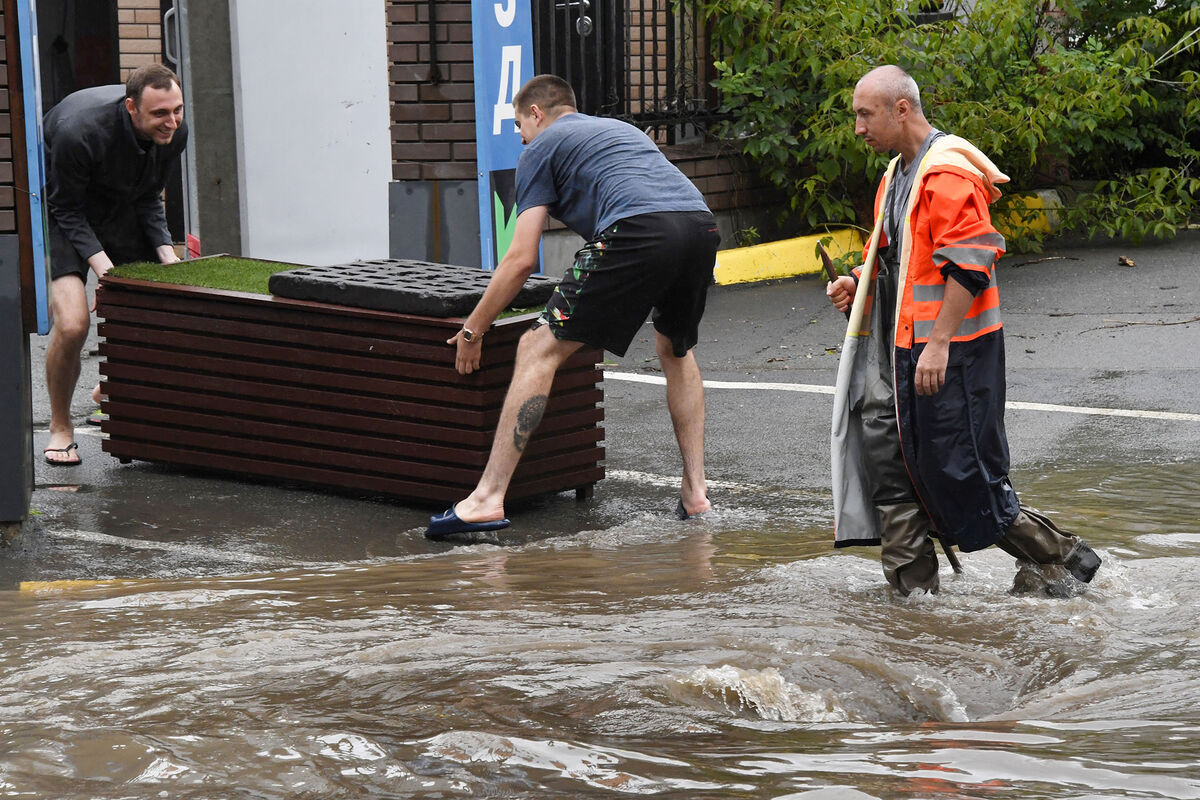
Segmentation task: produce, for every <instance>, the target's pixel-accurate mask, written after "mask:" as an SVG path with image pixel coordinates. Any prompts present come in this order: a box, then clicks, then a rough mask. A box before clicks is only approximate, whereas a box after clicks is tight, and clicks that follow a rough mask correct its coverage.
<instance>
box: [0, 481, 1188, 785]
mask: <svg viewBox="0 0 1200 800" xmlns="http://www.w3.org/2000/svg"><path fill="white" fill-rule="evenodd" d="M1017 477H1018V487H1019V488H1021V489H1022V491H1023V493H1024V499H1025V500H1026V502H1028V503H1029V504H1031V505H1034V506H1037V507H1040V508H1042V509H1043V510H1047V511H1052V512H1054V513H1055V518H1056V520H1057V521H1059V523H1060V524H1061V525H1063V526H1064V527H1067V528H1070V529H1073V530H1075V531H1077V532H1078V533H1080V534H1082V535H1084V536H1085V537H1086V538H1087V539H1088V540H1089V541H1091V543H1092V544H1093V545H1094V546H1095V547H1096V549H1097V550H1098V551H1099V552H1100V554H1101V555H1102V557H1103V558H1104V559H1105V562H1104V565H1103V567H1102V568H1101V571H1100V572H1099V574H1098V576H1097V578H1096V581H1095V583H1094V584H1093V585H1092V586H1091V587H1090V589H1089V591H1088V592H1087V593H1085V594H1083V595H1082V596H1079V597H1075V598H1071V599H1068V600H1051V599H1033V598H1018V597H1013V596H1010V595H1008V594H1007V590H1008V588H1009V586H1010V584H1011V582H1012V577H1013V574H1014V568H1013V564H1012V560H1011V559H1010V558H1009V557H1007V556H1005V555H1004V554H1003V553H1001V552H999V551H997V550H995V549H994V548H993V549H989V550H987V551H985V552H982V553H971V554H965V555H963V556H962V560H963V564H964V568H965V574H964V575H962V576H959V577H955V576H953V575H952V574H951V572H950V570H949V568H948V567H945V568H944V570H943V588H942V592H941V594H940V595H938V596H934V597H913V598H908V599H904V598H897V597H895V596H893V595H892V594H891V593H890V592H889V591H888V590H887V588H886V585H885V583H884V581H883V578H882V575H881V573H880V570H879V566H878V553H877V551H875V550H873V549H854V550H848V551H836V552H835V551H833V550H832V549H831V547H830V543H829V540H830V536H829V531H828V527H829V516H830V512H829V498H828V496H827V494H824V495H823V494H821V493H816V494H805V493H803V492H791V493H789V492H787V491H784V490H775V489H772V488H771V487H757V488H756V487H737V486H729V487H724V488H722V489H720V490H719V491H718V490H714V500H717V499H718V497H719V498H720V499H721V507H720V509H719V510H718V511H716V512H714V513H713V514H711V515H709V516H708V517H707V518H705V519H698V520H691V521H688V522H686V523H679V522H676V521H674V520H673V519H671V518H670V517H669V516H668V515H667V514H666V513H664V511H663V510H655V511H653V512H651V511H648V510H647V508H648V505H647V503H646V502H644V501H643V499H642V498H641V497H639V496H638V492H637V491H636V486H635V485H636V484H637V479H636V476H625V477H621V476H617V477H614V478H610V480H609V481H608V482H612V481H616V482H617V485H618V488H620V482H621V481H625V482H626V483H627V484H628V486H626V487H625V489H628V491H626V490H624V489H622V490H615V489H614V490H612V491H606V492H602V493H598V494H597V498H596V500H595V501H593V502H594V504H595V507H594V509H593V510H592V511H591V512H589V513H591V514H592V517H591V518H593V519H595V520H598V521H599V522H598V523H597V524H596V525H595V527H594V529H590V530H586V531H583V532H579V533H564V534H561V535H541V536H530V537H528V538H527V539H525V540H521V539H517V540H515V541H512V542H511V543H509V544H507V545H506V546H503V547H496V546H490V545H489V546H474V547H457V548H453V547H443V548H436V549H434V550H433V551H432V552H431V551H430V549H429V547H427V546H425V545H423V544H419V536H420V531H419V529H412V530H404V531H399V532H396V533H388V534H387V535H388V536H394V537H395V539H396V543H395V544H394V547H395V550H394V553H393V554H391V555H385V556H376V557H372V558H369V559H366V560H357V561H348V562H338V563H328V564H325V563H322V564H305V565H300V566H296V565H286V564H285V565H283V566H280V567H278V568H274V567H271V568H265V569H260V568H254V567H251V568H249V569H241V570H234V571H229V570H226V574H209V575H205V576H202V577H187V576H181V575H165V574H160V573H158V572H155V571H154V570H152V569H151V570H147V571H145V573H144V574H148V575H150V576H151V577H139V578H136V579H134V580H129V581H127V582H108V583H104V582H101V583H98V584H95V583H71V584H25V585H24V586H11V587H7V588H5V589H4V590H3V591H0V619H2V620H3V622H2V623H0V631H2V634H3V641H2V646H0V663H2V667H3V669H2V673H0V734H2V739H0V742H2V746H0V796H5V797H9V796H11V797H37V798H153V797H164V798H167V797H169V798H217V797H221V798H310V797H311V798H337V797H369V798H466V797H529V798H547V797H564V798H566V797H570V798H594V797H595V798H599V797H605V798H608V797H616V796H621V795H646V796H654V797H669V798H812V799H813V800H825V799H826V798H848V799H855V798H880V799H881V800H883V799H885V798H997V797H1004V798H1051V797H1053V798H1200V636H1198V633H1197V622H1196V620H1197V617H1198V614H1197V611H1198V610H1200V598H1198V591H1197V590H1198V588H1200V582H1198V581H1197V575H1198V574H1200V522H1198V521H1197V513H1196V511H1197V501H1196V497H1197V496H1198V495H1200V465H1198V464H1196V463H1190V462H1184V463H1179V462H1173V463H1146V464H1134V465H1128V464H1125V465H1121V466H1119V467H1118V466H1108V467H1104V466H1101V467H1088V468H1086V469H1052V468H1046V469H1045V471H1044V472H1031V473H1026V474H1023V475H1020V476H1017ZM608 482H606V483H608ZM658 493H659V494H662V492H661V491H660V492H658ZM572 505H573V501H570V500H561V501H555V502H554V503H552V504H551V505H550V506H548V507H546V508H544V509H541V510H535V511H534V512H533V517H534V518H536V517H537V515H539V514H540V515H542V516H543V517H545V518H546V519H549V518H551V517H554V516H555V515H558V514H561V513H564V512H563V509H566V508H568V507H569V506H572ZM528 526H529V523H528V520H526V528H527V529H528ZM548 527H549V526H548ZM409 542H412V543H413V544H411V545H410V544H408V543H409ZM418 545H419V546H418ZM153 556H154V554H153V553H149V554H147V555H146V556H145V557H146V558H152V557H153ZM52 572H53V569H52V566H51V567H48V568H47V570H46V574H49V573H52ZM134 572H136V570H133V569H132V568H131V570H130V573H129V574H133V573H134ZM116 577H120V575H117V576H116Z"/></svg>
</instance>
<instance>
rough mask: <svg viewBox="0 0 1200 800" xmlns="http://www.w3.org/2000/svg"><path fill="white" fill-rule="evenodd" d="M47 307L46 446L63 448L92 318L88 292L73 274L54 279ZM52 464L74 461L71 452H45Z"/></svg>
mask: <svg viewBox="0 0 1200 800" xmlns="http://www.w3.org/2000/svg"><path fill="white" fill-rule="evenodd" d="M50 304H51V308H52V309H53V312H54V327H53V329H51V331H50V343H49V344H48V345H47V346H46V391H47V393H48V394H49V395H50V441H49V443H48V444H47V445H46V446H47V447H54V448H62V447H66V446H67V445H69V444H70V443H71V442H72V441H73V440H74V438H75V426H74V424H73V423H72V422H71V397H72V396H73V395H74V394H75V384H76V383H77V382H78V381H79V370H80V364H79V353H80V351H81V350H82V349H83V343H84V341H86V340H87V334H88V328H89V327H90V325H91V317H90V316H89V315H88V302H87V292H86V291H85V290H84V285H83V281H82V280H80V279H79V277H78V276H76V275H65V276H63V277H61V278H56V279H55V280H54V282H53V284H51V290H50ZM46 455H47V457H48V458H50V459H52V460H55V461H64V462H65V461H74V460H75V459H76V458H77V456H76V455H75V454H74V453H47V454H46Z"/></svg>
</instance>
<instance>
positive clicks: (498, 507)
mask: <svg viewBox="0 0 1200 800" xmlns="http://www.w3.org/2000/svg"><path fill="white" fill-rule="evenodd" d="M454 513H455V514H457V515H458V518H459V519H461V520H462V521H463V522H495V521H497V520H502V519H504V504H503V502H501V503H499V504H496V503H494V502H490V503H489V502H486V501H481V500H479V499H477V498H476V497H475V495H474V494H472V495H471V496H470V497H468V498H466V499H465V500H459V501H458V502H457V503H455V504H454Z"/></svg>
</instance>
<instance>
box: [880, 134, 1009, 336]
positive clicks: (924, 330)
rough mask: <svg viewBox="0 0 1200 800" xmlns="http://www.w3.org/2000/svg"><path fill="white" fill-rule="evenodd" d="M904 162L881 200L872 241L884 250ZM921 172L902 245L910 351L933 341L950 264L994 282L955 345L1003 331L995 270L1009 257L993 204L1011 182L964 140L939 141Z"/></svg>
mask: <svg viewBox="0 0 1200 800" xmlns="http://www.w3.org/2000/svg"><path fill="white" fill-rule="evenodd" d="M899 163H900V157H899V156H897V157H896V158H895V159H893V160H892V163H891V164H889V165H888V170H887V173H886V174H885V175H884V177H883V180H881V181H880V182H879V189H878V191H877V192H876V195H875V220H876V222H875V228H876V230H875V231H874V232H873V233H874V235H873V236H872V239H874V238H875V237H876V236H877V237H879V245H878V246H879V247H884V246H886V245H887V244H888V242H887V236H886V234H884V233H883V231H882V227H883V213H882V208H883V202H884V198H885V197H886V195H887V187H888V185H889V184H890V183H891V180H892V176H893V175H894V174H895V171H896V170H897V169H899ZM917 170H918V172H917V176H916V180H915V181H914V182H913V189H912V194H910V195H909V202H908V212H907V217H906V219H905V228H904V229H905V235H904V237H903V238H902V240H901V254H900V274H899V275H898V277H897V287H898V292H899V297H900V303H899V307H898V308H897V313H896V329H895V338H894V339H893V343H894V346H896V347H903V348H909V349H911V348H912V346H913V345H914V344H921V343H924V342H927V341H929V334H930V332H931V331H932V330H933V323H934V321H935V320H936V319H937V315H938V312H939V311H941V308H942V296H943V293H944V291H945V286H946V278H945V277H944V276H943V275H942V268H943V267H945V266H946V264H947V263H948V262H954V263H955V264H957V265H958V266H959V267H961V268H962V269H964V270H969V271H972V272H978V273H981V274H983V275H984V276H986V278H987V282H988V286H987V288H986V289H985V290H984V291H982V292H980V293H979V294H978V295H977V296H976V297H975V301H974V303H972V304H971V308H970V310H969V311H968V312H967V315H966V317H965V318H964V319H963V321H962V324H961V325H960V326H959V328H958V331H957V333H956V334H955V335H954V337H953V338H952V341H955V342H963V341H969V340H971V339H974V338H977V337H979V336H982V335H983V334H986V333H990V332H992V331H995V330H999V329H1000V327H1001V322H1000V295H999V292H998V291H997V289H996V276H995V265H996V261H998V260H999V258H1000V256H1002V255H1004V237H1003V236H1001V235H1000V234H999V233H998V232H997V231H996V229H995V228H994V227H993V226H992V222H991V217H990V215H989V214H988V209H987V206H988V203H989V202H991V201H992V200H995V199H996V198H998V197H999V196H1000V192H999V190H998V189H996V184H997V183H1004V182H1006V181H1007V180H1008V176H1006V175H1004V173H1002V172H1000V170H999V169H997V168H996V166H995V165H994V164H992V162H991V161H990V160H989V159H988V158H987V156H985V155H984V154H983V153H981V152H980V151H979V150H978V149H976V148H975V146H974V145H972V144H971V143H970V142H968V141H967V140H965V139H962V138H960V137H957V136H945V137H943V138H941V139H939V140H937V141H936V142H934V143H933V145H932V146H931V147H930V148H929V151H928V152H927V153H926V154H925V158H924V159H922V161H921V164H919V165H918V166H917ZM869 249H870V242H868V244H867V246H866V247H865V248H864V252H863V255H864V258H865V257H866V255H867V251H868V250H869Z"/></svg>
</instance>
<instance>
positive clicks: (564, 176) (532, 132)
mask: <svg viewBox="0 0 1200 800" xmlns="http://www.w3.org/2000/svg"><path fill="white" fill-rule="evenodd" d="M513 106H514V107H515V110H516V121H517V126H518V129H519V130H520V133H521V141H522V143H524V144H525V145H527V147H526V148H525V150H524V152H522V154H521V158H520V160H519V161H518V162H517V175H516V188H517V221H516V228H515V231H514V234H513V240H512V244H511V245H510V246H509V249H508V252H507V253H506V254H505V255H504V258H503V259H501V261H500V263H499V264H498V265H497V266H496V271H495V274H494V275H493V276H492V280H491V282H490V283H489V284H488V288H487V291H486V292H484V295H483V297H482V298H481V299H480V301H479V303H478V304H477V305H476V306H475V310H474V311H472V312H471V314H470V316H468V317H467V319H466V320H465V321H464V323H463V329H462V330H461V331H459V332H458V333H456V334H455V335H454V336H453V337H452V338H451V339H450V340H449V341H448V342H447V344H453V345H455V346H456V347H457V356H456V359H455V366H456V367H457V369H458V371H459V372H460V373H462V374H464V375H465V374H468V373H471V372H473V371H475V370H476V369H478V368H479V361H480V352H481V348H480V339H481V338H482V337H483V334H484V332H485V331H486V330H487V329H488V328H489V327H490V326H491V324H492V322H493V321H494V320H495V319H496V316H497V315H498V314H499V313H500V312H501V311H502V310H504V308H506V307H507V306H508V304H509V302H511V301H512V299H513V298H514V297H515V296H516V294H517V292H518V291H519V290H520V288H521V287H522V286H523V285H524V283H525V280H526V278H528V277H529V275H530V273H532V272H533V270H534V269H535V268H536V267H537V260H538V246H539V244H540V242H541V236H542V229H543V227H544V226H545V223H546V219H547V217H549V216H554V217H556V218H557V219H559V220H561V221H562V222H563V223H564V224H566V225H567V226H568V227H569V228H571V229H572V230H573V231H575V232H576V233H578V234H579V235H580V236H582V237H583V238H584V240H586V242H587V244H585V245H584V247H583V248H582V249H581V250H580V251H579V252H578V253H576V255H575V263H574V264H573V265H572V266H571V267H570V268H569V269H567V271H566V274H565V275H564V276H563V279H562V281H561V282H560V283H559V285H558V286H557V287H556V288H555V290H554V293H553V294H552V295H551V297H550V300H549V302H548V303H547V304H546V310H545V312H544V313H543V314H542V315H541V317H540V318H539V319H538V321H537V323H536V324H535V326H534V328H533V330H531V331H529V332H528V333H526V334H525V335H524V336H523V337H522V339H521V343H520V346H519V347H518V350H517V362H516V366H515V368H514V371H513V378H512V382H511V384H510V385H509V389H508V395H507V397H506V398H505V401H504V407H503V410H502V411H501V414H500V422H499V425H498V426H497V429H496V437H495V440H494V441H493V443H492V451H491V455H490V456H489V458H488V463H487V466H486V467H485V468H484V471H483V475H482V477H481V478H480V480H479V483H478V485H476V487H475V490H474V491H473V492H472V493H471V495H470V496H469V497H467V498H466V499H465V500H462V501H460V502H458V503H457V504H456V505H454V506H451V507H450V508H449V509H448V510H447V511H445V512H444V513H442V514H439V515H437V516H435V517H433V518H431V519H430V524H429V529H428V530H427V531H426V533H425V535H426V536H428V537H429V538H433V539H440V538H443V537H445V536H449V535H452V534H455V533H464V532H470V531H487V530H499V529H501V528H505V527H508V525H509V521H508V520H507V519H505V517H504V495H505V492H506V491H507V489H508V484H509V481H510V479H511V478H512V474H513V471H514V470H515V469H516V467H517V463H518V461H519V460H520V458H521V454H522V452H523V451H524V448H525V444H526V443H527V442H528V441H529V437H530V436H531V435H532V434H533V431H534V429H535V428H536V427H537V425H538V423H539V422H541V419H542V413H543V412H544V411H545V408H546V400H547V397H548V395H549V393H550V385H551V383H552V382H553V380H554V374H555V372H556V371H557V370H558V368H559V366H560V365H561V364H562V363H563V362H564V361H565V360H566V359H567V358H569V357H570V356H571V354H572V353H574V352H575V351H576V350H578V349H579V348H580V347H582V346H583V345H585V344H586V345H590V346H592V347H599V348H603V349H606V350H609V351H611V352H613V353H616V354H617V355H624V354H625V351H626V349H627V348H628V347H629V343H630V342H631V341H633V337H634V336H635V335H636V333H637V331H638V329H639V328H640V327H641V325H642V324H643V323H644V322H645V321H646V317H647V316H649V315H651V313H653V322H654V330H655V346H656V350H657V352H658V357H659V361H660V362H661V363H662V368H663V373H664V375H665V376H666V379H667V408H668V410H669V411H670V414H671V421H672V423H673V425H674V429H675V438H676V441H677V442H678V444H679V450H680V454H681V455H682V457H683V481H682V486H681V488H680V498H679V503H678V505H677V506H676V514H677V515H678V516H679V517H680V518H681V519H686V518H687V517H689V516H691V515H693V514H699V513H702V512H704V511H707V510H709V509H710V508H711V505H710V504H709V501H708V493H707V484H706V483H705V478H704V388H703V386H702V384H701V380H700V369H699V367H698V366H697V364H696V358H695V356H694V355H693V353H692V348H693V347H694V346H695V345H696V342H697V338H698V329H699V323H700V318H701V316H702V315H703V314H704V305H705V299H706V296H707V292H708V287H709V285H710V284H711V283H712V280H713V267H714V265H715V261H716V252H717V245H718V244H719V243H720V236H719V234H718V233H717V226H716V222H715V220H714V219H713V216H712V214H711V213H710V212H709V210H708V207H707V206H706V205H705V202H704V197H703V196H702V195H701V194H700V192H699V191H698V190H697V189H696V187H695V186H693V185H692V183H691V182H690V181H688V179H687V178H686V177H685V176H684V175H683V174H682V173H681V172H679V170H678V169H676V168H675V167H674V165H672V164H671V162H669V161H667V159H666V157H665V156H663V154H662V152H661V151H660V150H659V149H658V147H657V146H656V145H655V144H654V142H652V141H651V140H650V139H649V138H648V137H647V136H646V135H645V134H643V133H642V132H641V131H639V130H638V129H637V128H635V127H633V126H632V125H629V124H627V123H625V122H621V121H619V120H614V119H601V118H596V117H590V116H588V115H586V114H580V113H579V112H577V111H576V110H575V94H574V92H573V91H572V90H571V87H570V84H568V83H567V82H566V81H564V80H562V79H561V78H558V77H555V76H553V75H539V76H537V77H535V78H533V79H532V80H530V81H529V82H528V83H526V84H525V85H524V86H523V87H521V90H520V91H519V92H517V95H516V98H515V99H514V102H513Z"/></svg>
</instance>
